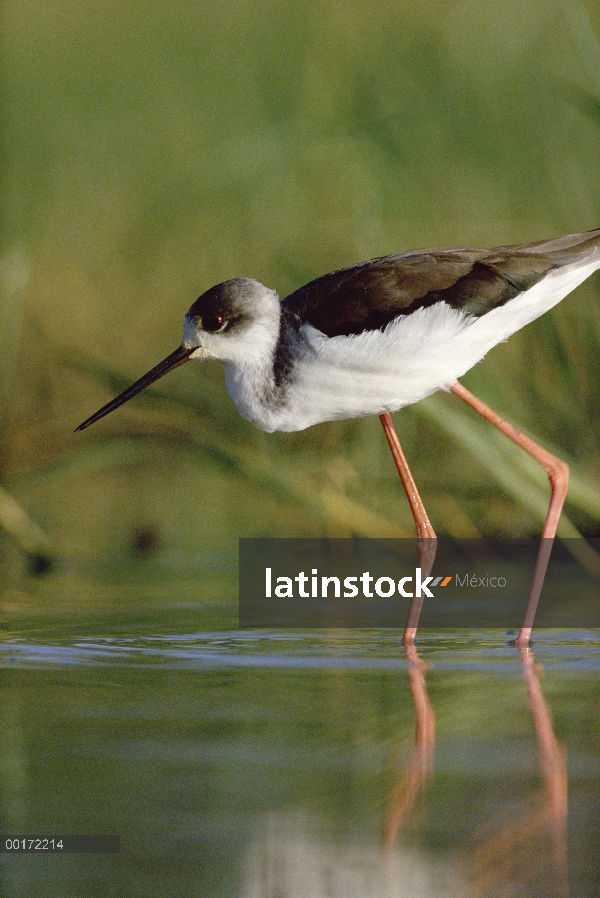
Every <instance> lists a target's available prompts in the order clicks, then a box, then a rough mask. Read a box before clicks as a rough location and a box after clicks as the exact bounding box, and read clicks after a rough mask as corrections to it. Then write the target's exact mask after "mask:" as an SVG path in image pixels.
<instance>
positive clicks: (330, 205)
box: [0, 0, 600, 604]
mask: <svg viewBox="0 0 600 898" xmlns="http://www.w3.org/2000/svg"><path fill="white" fill-rule="evenodd" d="M1 14H2V31H3V72H2V79H1V82H0V88H1V90H2V98H1V109H0V114H1V119H2V121H1V124H2V143H1V146H0V150H1V155H0V161H1V166H2V170H1V172H0V187H1V189H2V219H1V224H0V251H1V257H0V290H1V303H0V341H1V346H0V349H1V351H0V398H1V399H2V411H1V417H0V426H1V430H0V442H1V451H0V483H1V484H2V487H3V489H4V490H5V491H6V493H5V494H1V495H0V499H1V500H2V501H1V502H0V505H2V506H3V508H4V524H5V525H6V526H8V529H9V530H11V532H12V537H9V536H4V537H0V558H1V559H2V561H3V571H4V579H5V582H6V583H7V584H8V585H9V588H10V589H13V590H14V589H15V588H16V585H18V582H19V578H20V577H21V575H22V574H23V573H24V572H25V571H27V570H28V569H29V570H30V571H33V572H35V571H37V572H40V571H41V570H43V569H45V568H44V563H43V557H45V556H44V552H46V550H47V551H48V552H54V553H56V554H57V556H58V557H59V558H61V559H63V568H62V569H55V571H54V575H53V576H55V577H56V578H61V577H62V578H63V579H64V578H65V577H66V579H67V580H68V578H69V577H71V578H72V577H75V580H76V581H77V582H79V580H78V579H77V578H79V577H80V576H81V572H82V571H83V572H84V573H85V576H92V579H94V580H96V581H98V582H100V581H102V580H105V581H106V582H109V583H110V582H113V580H114V579H115V578H117V579H118V578H119V577H121V578H125V579H130V578H132V577H133V578H134V579H135V578H143V577H145V578H149V580H151V581H152V582H154V580H157V581H158V582H163V581H164V580H165V578H166V579H167V580H168V579H169V578H172V577H180V578H181V577H188V578H189V577H191V578H192V579H193V578H195V577H198V576H200V575H201V574H203V573H204V574H206V573H207V572H210V571H211V570H214V569H215V565H216V567H217V568H218V569H219V570H220V571H221V573H222V575H223V583H224V584H231V582H232V581H233V578H234V577H235V574H236V567H235V565H236V548H237V539H238V537H239V536H251V535H257V536H258V535H260V536H265V535H266V536H268V535H274V536H281V535H284V536H296V535H297V536H312V535H314V536H317V535H323V534H331V535H334V536H345V535H351V534H358V535H361V536H365V535H367V536H390V535H410V534H411V533H412V527H411V518H410V513H409V511H408V507H407V505H406V502H405V500H404V497H403V495H402V493H401V489H400V486H399V483H398V480H397V475H396V473H395V469H394V467H393V463H392V460H391V458H390V456H389V452H388V450H387V446H386V444H385V440H384V436H383V433H382V431H381V427H380V425H379V422H378V421H377V420H376V419H372V420H362V421H347V422H339V423H333V424H325V425H321V426H319V427H315V428H312V429H310V430H308V431H305V432H302V433H299V434H291V435H265V434H262V433H260V432H258V431H256V430H254V429H253V428H252V427H251V425H249V424H247V423H246V422H244V421H243V420H241V419H240V418H239V417H238V415H237V413H236V411H235V409H234V408H233V405H232V404H231V402H230V400H229V398H228V396H227V394H226V391H225V389H224V386H223V378H222V372H221V370H220V367H219V366H210V365H203V366H200V365H196V366H189V367H185V368H184V369H183V370H182V371H180V372H176V373H174V374H172V375H170V376H169V378H167V379H165V380H164V381H161V382H160V384H158V385H157V387H156V389H155V390H153V391H148V393H147V394H144V395H142V396H140V397H139V398H138V399H136V400H135V402H132V403H131V404H128V405H127V406H126V407H124V408H123V409H122V410H120V411H119V412H118V413H116V414H114V415H111V416H110V417H109V418H107V419H106V420H105V421H102V422H101V423H99V424H98V425H95V426H94V427H93V428H92V429H90V430H89V431H86V432H85V433H84V434H78V435H74V434H73V433H72V431H73V428H74V427H75V426H76V425H77V424H79V423H80V421H81V420H82V419H83V418H85V417H86V416H87V415H88V414H89V413H91V412H92V411H93V410H95V409H96V408H97V407H98V406H99V405H101V404H102V403H104V402H105V401H106V400H107V399H108V398H109V396H110V395H112V394H113V393H114V391H115V390H116V389H119V388H121V387H122V386H124V385H125V384H127V383H129V382H130V381H131V380H132V379H134V378H137V377H138V376H139V375H140V374H142V373H143V372H144V371H146V370H147V369H148V368H150V367H151V366H152V365H154V364H155V363H156V362H157V361H159V360H160V359H161V358H163V357H164V356H165V355H166V354H167V353H168V352H170V351H171V350H172V349H173V348H175V346H176V345H178V343H179V340H180V335H181V323H182V320H183V315H184V313H185V311H186V310H187V308H188V307H189V305H190V304H191V302H192V301H193V300H194V299H195V298H196V297H197V296H198V295H199V294H200V293H201V292H203V291H204V290H205V289H207V288H208V287H209V286H211V285H212V284H214V283H217V282H219V281H222V280H224V279H226V278H229V277H233V276H239V275H243V276H248V277H254V278H257V279H258V280H260V281H262V282H264V283H265V284H268V285H269V286H271V287H274V288H276V289H277V290H278V291H279V293H280V295H281V296H285V295H286V294H287V293H288V292H290V291H291V290H293V289H295V288H296V287H298V286H299V285H301V284H302V283H304V282H306V281H307V280H309V279H311V278H313V277H316V276H318V275H320V274H322V273H324V272H327V271H329V270H331V269H334V268H339V267H341V266H343V265H347V264H351V263H354V262H357V261H360V260H362V259H366V258H369V257H373V256H378V255H383V254H386V253H390V252H396V251H399V250H402V249H412V248H419V247H426V246H453V245H454V246H458V245H479V246H492V245H498V244H504V243H511V242H516V241H521V240H532V239H536V238H543V237H550V236H553V235H558V234H561V233H569V232H575V231H583V230H586V229H588V228H592V227H596V226H598V224H599V221H600V152H599V146H600V44H599V43H598V37H597V36H600V10H599V9H598V7H597V6H595V5H593V4H588V5H586V4H585V3H584V2H582V0H564V2H557V3H553V4H548V3H542V2H541V0H535V2H532V3H529V4H526V5H523V4H518V3H516V2H514V0H507V2H504V3H502V4H498V3H494V2H492V0H483V2H481V3H477V4H476V3H474V2H472V0H470V2H466V0H464V2H458V3H457V2H452V3H450V2H443V0H430V2H428V0H422V2H419V3H415V4H398V3H396V2H389V0H368V2H364V0H361V2H348V3H344V4H336V3H333V2H331V0H313V2H308V0H299V2H296V3H293V4H290V3H289V2H287V0H258V2H257V0H254V2H247V0H234V2H231V3H228V4H221V3H216V2H214V0H201V2H198V3H189V2H183V0H168V2H167V0H134V2H129V3H126V4H123V3H115V2H114V0H86V2H85V3H84V2H82V0H61V2H59V3H53V4H41V5H40V4H38V3H34V2H33V0H19V2H16V0H6V2H5V3H4V4H3V7H2V13H1ZM465 383H466V384H467V385H468V386H469V387H470V388H471V389H472V390H474V391H475V392H476V393H477V394H478V395H480V396H481V397H482V398H483V399H484V400H485V401H487V402H489V403H490V404H491V405H492V406H493V407H494V408H496V409H497V410H498V411H499V412H501V413H502V414H504V415H506V416H507V417H508V418H509V419H510V420H511V421H513V422H514V423H515V424H517V425H518V426H520V427H522V428H523V429H524V430H526V431H527V432H528V433H529V434H531V435H532V436H533V437H534V438H537V439H538V440H539V441H540V442H541V443H543V444H544V445H545V446H547V447H548V448H550V449H554V450H555V451H556V452H557V454H559V455H561V456H562V457H564V458H565V459H567V460H568V462H569V463H570V465H571V466H572V470H573V481H572V488H571V491H570V494H569V500H568V504H567V510H566V511H567V516H566V517H565V518H564V519H563V525H562V527H563V530H562V532H563V534H564V535H567V536H571V535H573V534H574V533H576V532H580V533H583V534H587V535H591V534H595V535H597V534H598V520H600V490H599V486H600V455H599V453H598V438H599V436H600V420H599V418H598V414H597V409H598V407H599V399H600V314H599V313H598V281H597V279H594V280H592V282H589V283H586V284H585V285H584V286H583V287H581V288H580V289H579V290H578V291H577V293H576V294H575V295H574V296H572V297H570V298H568V299H567V300H565V301H564V302H563V303H562V304H561V305H560V307H558V308H557V309H556V310H555V311H553V312H552V313H551V314H548V315H546V316H545V317H544V318H542V319H540V320H539V321H537V322H535V323H534V324H532V325H531V326H529V327H528V328H526V329H525V331H523V332H521V333H519V334H517V335H515V336H514V337H513V338H511V340H510V341H509V342H508V343H507V344H504V345H502V346H500V347H498V348H496V349H495V350H494V352H493V353H492V354H491V355H490V357H489V359H487V360H486V361H485V362H484V363H483V364H482V365H480V366H479V367H478V368H477V369H475V370H474V371H472V372H471V373H470V374H469V375H468V376H467V377H466V378H465ZM396 423H397V427H398V431H399V434H400V437H401V440H402V442H403V445H404V448H405V451H406V454H407V456H408V458H409V460H410V462H411V464H412V466H413V470H414V474H415V477H416V480H417V482H418V484H419V485H420V488H421V491H422V495H423V497H424V499H425V502H426V504H427V507H428V509H429V513H430V517H431V519H432V522H433V523H434V526H435V527H436V529H437V530H438V532H439V533H440V534H441V535H443V534H444V533H452V534H454V535H465V536H473V535H476V534H478V533H481V534H486V535H506V534H510V535H525V534H533V533H538V532H539V530H540V526H541V522H542V520H543V515H544V512H545V507H546V504H547V493H548V489H547V484H546V482H545V475H544V474H543V472H540V471H538V470H537V467H536V465H535V464H534V463H532V462H531V461H530V460H529V459H528V458H526V457H525V456H523V455H522V454H521V453H520V452H519V451H518V450H517V449H516V448H514V447H512V445H507V444H506V442H505V440H504V438H503V437H502V436H501V435H499V434H497V433H495V432H493V431H492V429H490V428H489V427H487V426H486V425H485V423H484V422H480V421H477V420H475V416H474V415H473V414H472V413H471V412H470V411H469V410H468V409H467V408H466V407H464V408H463V407H461V403H460V402H459V401H458V400H457V399H456V398H455V397H452V396H445V395H437V396H434V397H432V398H431V399H429V400H427V401H425V402H422V403H420V404H419V405H417V406H415V407H414V408H407V409H405V410H403V411H402V412H400V413H399V414H398V415H397V416H396ZM457 462H458V463H457ZM11 500H16V502H18V503H19V506H17V508H19V507H20V510H21V512H26V514H27V515H28V516H29V523H28V522H27V520H21V530H19V522H18V521H17V525H15V515H14V514H13V515H12V517H11V514H10V509H9V512H8V513H6V507H7V506H6V502H8V503H10V501H11ZM13 511H14V508H13ZM7 515H8V517H7ZM17 517H18V515H17ZM9 519H10V520H9ZM7 522H8V523H7ZM11 522H12V524H11ZM30 525H31V527H34V531H32V530H31V527H30ZM11 527H12V529H11ZM28 527H29V529H28ZM35 527H37V528H41V531H38V530H35ZM23 528H25V529H23ZM25 532H27V533H28V534H29V537H26V536H24V535H23V534H24V533H25ZM32 532H33V536H32ZM36 534H37V535H36ZM28 538H29V539H30V542H29V543H28V542H27V539H28ZM31 540H33V542H31ZM36 540H37V542H36ZM45 541H47V542H45ZM48 547H51V549H49V548H48ZM23 549H25V550H27V551H28V553H29V561H28V560H27V555H26V554H23ZM32 555H33V556H34V557H35V558H37V561H34V562H33V563H32V561H31V556H32ZM40 558H42V561H40ZM215 559H216V560H215ZM28 566H29V567H28ZM65 582H66V580H65ZM228 588H229V587H228ZM225 592H227V589H226V588H225V587H224V593H225ZM11 595H12V599H14V597H15V594H14V593H13V594H11ZM12 599H11V601H12ZM17 604H18V602H17Z"/></svg>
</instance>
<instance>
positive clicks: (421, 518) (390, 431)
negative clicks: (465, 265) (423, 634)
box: [379, 413, 437, 645]
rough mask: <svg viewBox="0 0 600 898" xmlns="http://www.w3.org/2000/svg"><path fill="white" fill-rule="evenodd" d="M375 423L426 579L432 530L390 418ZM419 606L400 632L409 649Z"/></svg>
mask: <svg viewBox="0 0 600 898" xmlns="http://www.w3.org/2000/svg"><path fill="white" fill-rule="evenodd" d="M379 419H380V421H381V423H382V425H383V430H384V433H385V435H386V438H387V441H388V445H389V447H390V450H391V453H392V455H393V457H394V461H395V463H396V468H397V469H398V474H399V475H400V480H401V481H402V486H403V487H404V492H405V493H406V498H407V499H408V504H409V505H410V510H411V511H412V514H413V518H414V520H415V526H416V528H417V551H418V553H419V566H420V567H421V569H422V571H423V574H424V576H426V577H427V576H429V573H430V571H431V569H432V567H433V562H434V561H435V552H436V549H437V537H436V535H435V530H434V529H433V527H432V526H431V523H430V522H429V518H428V517H427V512H426V511H425V506H424V505H423V500H422V499H421V497H420V495H419V491H418V489H417V485H416V483H415V481H414V479H413V476H412V474H411V471H410V468H409V467H408V462H407V461H406V456H405V455H404V452H403V451H402V446H401V445H400V440H399V439H398V434H397V433H396V428H395V427H394V422H393V421H392V417H391V415H389V414H387V413H386V414H384V415H380V416H379ZM422 605H423V599H422V598H420V599H412V600H411V603H410V607H409V609H408V618H407V621H406V627H405V628H404V635H403V637H402V642H403V643H404V645H411V644H412V643H414V641H415V636H416V635H417V626H418V624H419V616H420V614H421V606H422Z"/></svg>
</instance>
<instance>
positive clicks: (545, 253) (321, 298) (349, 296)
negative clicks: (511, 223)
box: [282, 230, 600, 337]
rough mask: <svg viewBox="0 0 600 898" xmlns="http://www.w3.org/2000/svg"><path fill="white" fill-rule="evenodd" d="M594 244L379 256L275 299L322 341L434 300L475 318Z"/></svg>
mask: <svg viewBox="0 0 600 898" xmlns="http://www.w3.org/2000/svg"><path fill="white" fill-rule="evenodd" d="M599 244H600V230H596V231H588V232H587V233H585V234H572V235H570V236H568V237H558V238H557V239H555V240H547V241H543V242H538V243H519V244H515V245H513V246H498V247H495V248H493V249H487V250H486V249H433V250H424V251H421V252H409V253H398V254H397V255H393V256H383V257H382V258H380V259H371V260H370V261H368V262H361V263H360V264H359V265H353V266H352V267H351V268H343V269H341V270H340V271H333V272H331V274H326V275H324V276H323V277H320V278H317V279H316V280H315V281H311V282H310V283H309V284H306V285H305V286H304V287H301V288H300V289H299V290H296V291H295V292H294V293H291V294H290V295H289V296H288V297H286V298H285V299H284V300H283V303H282V307H283V308H282V311H283V312H284V317H285V318H287V319H288V320H290V319H291V320H294V319H295V320H296V321H297V322H300V323H305V322H308V323H310V324H312V325H313V327H316V328H318V329H319V330H320V331H322V332H323V333H324V334H326V335H327V336H328V337H336V336H340V335H348V334H360V333H362V332H363V331H365V330H376V329H379V328H383V327H385V325H386V324H388V323H389V322H390V321H392V320H393V319H394V318H396V317H397V316H399V315H407V314H409V313H410V312H413V311H415V310H416V309H419V308H424V307H426V306H431V305H433V304H434V303H437V302H445V303H447V304H448V305H449V306H451V307H452V308H454V309H460V310H461V311H462V312H464V314H465V315H472V316H474V317H479V316H481V315H485V313H486V312H489V311H490V310H491V309H494V308H496V307H497V306H501V305H504V304H505V303H507V302H509V301H510V300H511V299H513V298H514V297H515V296H518V294H519V293H522V292H523V291H524V290H528V289H529V288H530V287H533V285H534V284H536V283H537V282H538V281H539V280H541V279H542V278H543V277H544V276H545V275H546V274H547V273H548V272H549V271H550V270H552V269H553V268H557V267H559V266H561V265H566V264H568V263H569V262H574V261H576V260H577V259H578V258H583V257H584V256H586V255H588V254H589V253H590V252H591V251H592V250H593V249H594V248H595V247H597V246H598V245H599Z"/></svg>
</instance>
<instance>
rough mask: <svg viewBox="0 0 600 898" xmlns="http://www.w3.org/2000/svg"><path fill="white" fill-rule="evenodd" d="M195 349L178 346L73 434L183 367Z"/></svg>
mask: <svg viewBox="0 0 600 898" xmlns="http://www.w3.org/2000/svg"><path fill="white" fill-rule="evenodd" d="M196 348H197V347H195V346H193V347H192V348H191V349H190V348H188V347H187V346H180V347H179V348H178V349H176V350H175V352H172V353H171V355H168V356H167V358H166V359H163V361H162V362H159V364H158V365H156V367H155V368H152V370H151V371H148V373H147V374H144V376H143V377H140V379H139V380H136V382H135V383H134V384H132V385H131V386H130V387H128V388H127V389H126V390H124V391H123V392H122V393H121V394H120V395H119V396H117V397H116V399H113V400H112V402H107V403H106V405H103V406H102V408H101V409H99V410H98V411H97V412H96V413H95V414H94V415H92V416H91V417H90V418H88V419H87V421H84V422H83V424H80V425H79V427H78V428H77V429H76V431H75V433H78V431H80V430H85V428H86V427H89V426H90V424H94V422H95V421H99V420H100V418H103V417H104V416H105V415H108V413H109V412H112V411H114V410H115V409H116V408H119V406H120V405H123V403H124V402H127V400H128V399H131V397H132V396H135V395H136V394H137V393H140V392H141V391H142V390H143V389H144V388H145V387H148V386H150V384H153V383H154V381H155V380H158V378H159V377H162V376H163V374H167V373H168V372H169V371H172V370H173V368H178V367H179V366H180V365H183V363H184V362H187V361H188V360H189V358H190V356H191V354H192V353H193V352H194V350H195V349H196Z"/></svg>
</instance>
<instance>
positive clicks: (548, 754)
mask: <svg viewBox="0 0 600 898" xmlns="http://www.w3.org/2000/svg"><path fill="white" fill-rule="evenodd" d="M518 651H519V653H520V657H521V668H522V674H523V678H524V680H525V684H526V687H527V699H528V704H529V710H530V713H531V718H532V722H533V726H534V731H535V736H536V741H537V750H538V766H539V771H540V775H541V779H542V783H541V785H540V786H539V787H538V788H537V789H536V790H535V791H534V792H531V793H528V794H526V795H520V796H519V797H518V799H519V800H518V803H517V804H516V805H512V806H511V808H510V809H509V810H508V811H506V812H504V811H497V812H496V813H495V814H494V815H493V817H492V818H491V819H490V820H489V821H488V822H487V823H486V824H485V825H483V826H480V827H479V828H478V829H477V830H476V831H475V832H474V833H473V834H472V837H471V839H470V844H468V845H467V846H466V847H465V848H464V849H462V850H459V852H458V853H457V855H456V858H455V860H454V861H453V862H452V863H451V868H452V873H451V875H450V877H449V883H450V892H449V895H450V896H452V898H479V896H485V898H517V896H523V898H537V896H539V898H542V896H543V898H564V896H567V895H568V878H567V764H566V752H565V749H564V746H563V745H562V744H561V743H560V742H559V741H558V739H557V738H556V735H555V733H554V729H553V725H552V717H551V714H550V710H549V708H548V704H547V702H546V700H545V698H544V695H543V692H542V689H541V685H540V676H541V675H542V674H543V668H542V667H541V665H538V664H536V663H535V660H534V656H533V652H532V651H531V649H530V648H520V649H518ZM406 656H407V659H408V661H409V669H408V675H409V679H410V688H411V694H412V699H413V705H414V709H415V721H416V728H415V747H414V751H413V753H412V757H411V759H410V762H409V764H408V766H407V767H406V769H405V770H404V771H403V773H402V775H401V777H400V779H399V781H398V784H397V786H396V787H395V789H394V790H393V793H392V795H391V798H390V802H389V807H388V811H387V816H386V820H385V824H384V830H383V858H384V868H385V882H386V895H388V896H392V895H397V894H399V892H398V883H397V882H394V880H395V879H396V878H397V877H398V876H400V877H401V876H402V869H401V867H400V868H399V867H398V864H397V855H396V853H395V846H396V845H397V843H398V842H399V841H401V838H402V829H403V826H404V825H405V824H406V823H407V822H408V818H409V815H410V812H411V810H412V809H413V807H414V806H415V803H416V800H417V798H418V796H419V794H420V793H421V792H422V791H423V789H424V787H425V785H426V783H427V781H428V779H429V778H430V777H431V774H432V772H433V760H434V758H433V756H434V747H435V714H434V711H433V708H432V706H431V702H430V700H429V696H428V693H427V684H426V679H425V673H426V669H427V666H426V665H425V664H424V662H423V661H422V660H421V659H420V658H419V655H418V653H417V650H416V648H415V646H407V647H406Z"/></svg>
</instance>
